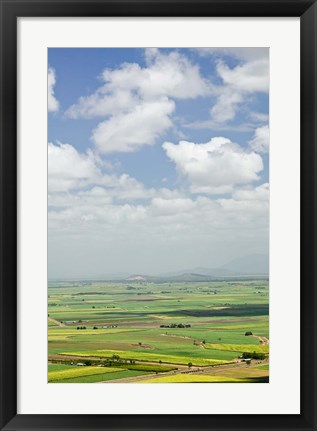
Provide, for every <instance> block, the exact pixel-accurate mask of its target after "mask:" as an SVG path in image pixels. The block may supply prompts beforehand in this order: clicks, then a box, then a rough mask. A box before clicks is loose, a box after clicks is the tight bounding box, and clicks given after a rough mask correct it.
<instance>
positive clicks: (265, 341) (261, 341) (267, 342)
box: [252, 335, 269, 346]
mask: <svg viewBox="0 0 317 431" xmlns="http://www.w3.org/2000/svg"><path fill="white" fill-rule="evenodd" d="M252 337H254V338H257V339H258V340H259V341H260V343H261V344H264V345H265V346H268V345H269V339H268V338H266V337H261V336H260V335H252Z"/></svg>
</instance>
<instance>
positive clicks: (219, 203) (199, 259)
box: [48, 48, 269, 279]
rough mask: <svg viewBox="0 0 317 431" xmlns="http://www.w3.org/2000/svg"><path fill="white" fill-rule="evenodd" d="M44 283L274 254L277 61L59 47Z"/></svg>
mask: <svg viewBox="0 0 317 431" xmlns="http://www.w3.org/2000/svg"><path fill="white" fill-rule="evenodd" d="M48 55H49V65H48V66H49V69H48V111H49V113H48V138H49V143H48V276H49V279H63V278H65V279H70V278H78V279H79V278H89V277H92V278H94V277H99V276H100V275H102V274H104V275H106V274H115V273H119V274H122V273H126V274H130V275H132V274H162V273H168V272H177V271H181V270H183V269H184V268H185V269H186V268H189V269H191V268H195V267H206V268H219V267H222V266H224V265H226V264H227V263H228V262H230V261H232V260H234V259H239V258H244V257H245V256H254V255H263V256H268V253H269V251H268V250H269V157H268V151H269V126H268V123H269V112H268V106H269V95H268V92H269V50H268V49H267V48H240V49H239V48H223V49H221V48H210V49H136V48H130V49H110V48H107V49H106V48H105V49H90V48H87V49H66V48H50V49H49V50H48Z"/></svg>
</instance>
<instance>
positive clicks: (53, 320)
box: [48, 317, 66, 328]
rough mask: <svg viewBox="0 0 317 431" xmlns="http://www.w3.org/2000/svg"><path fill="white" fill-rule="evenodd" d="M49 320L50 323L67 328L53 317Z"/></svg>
mask: <svg viewBox="0 0 317 431" xmlns="http://www.w3.org/2000/svg"><path fill="white" fill-rule="evenodd" d="M48 320H49V321H50V322H53V323H56V325H57V326H61V327H63V328H64V327H65V326H66V325H64V323H62V322H60V321H59V320H56V319H53V317H49V318H48Z"/></svg>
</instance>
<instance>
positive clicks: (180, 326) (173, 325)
mask: <svg viewBox="0 0 317 431" xmlns="http://www.w3.org/2000/svg"><path fill="white" fill-rule="evenodd" d="M190 327H191V325H184V324H183V323H171V324H170V325H160V328H190Z"/></svg>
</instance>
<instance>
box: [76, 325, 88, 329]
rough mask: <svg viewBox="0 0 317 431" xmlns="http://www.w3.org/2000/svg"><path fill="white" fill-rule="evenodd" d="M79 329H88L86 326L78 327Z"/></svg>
mask: <svg viewBox="0 0 317 431" xmlns="http://www.w3.org/2000/svg"><path fill="white" fill-rule="evenodd" d="M77 329H86V326H77Z"/></svg>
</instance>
